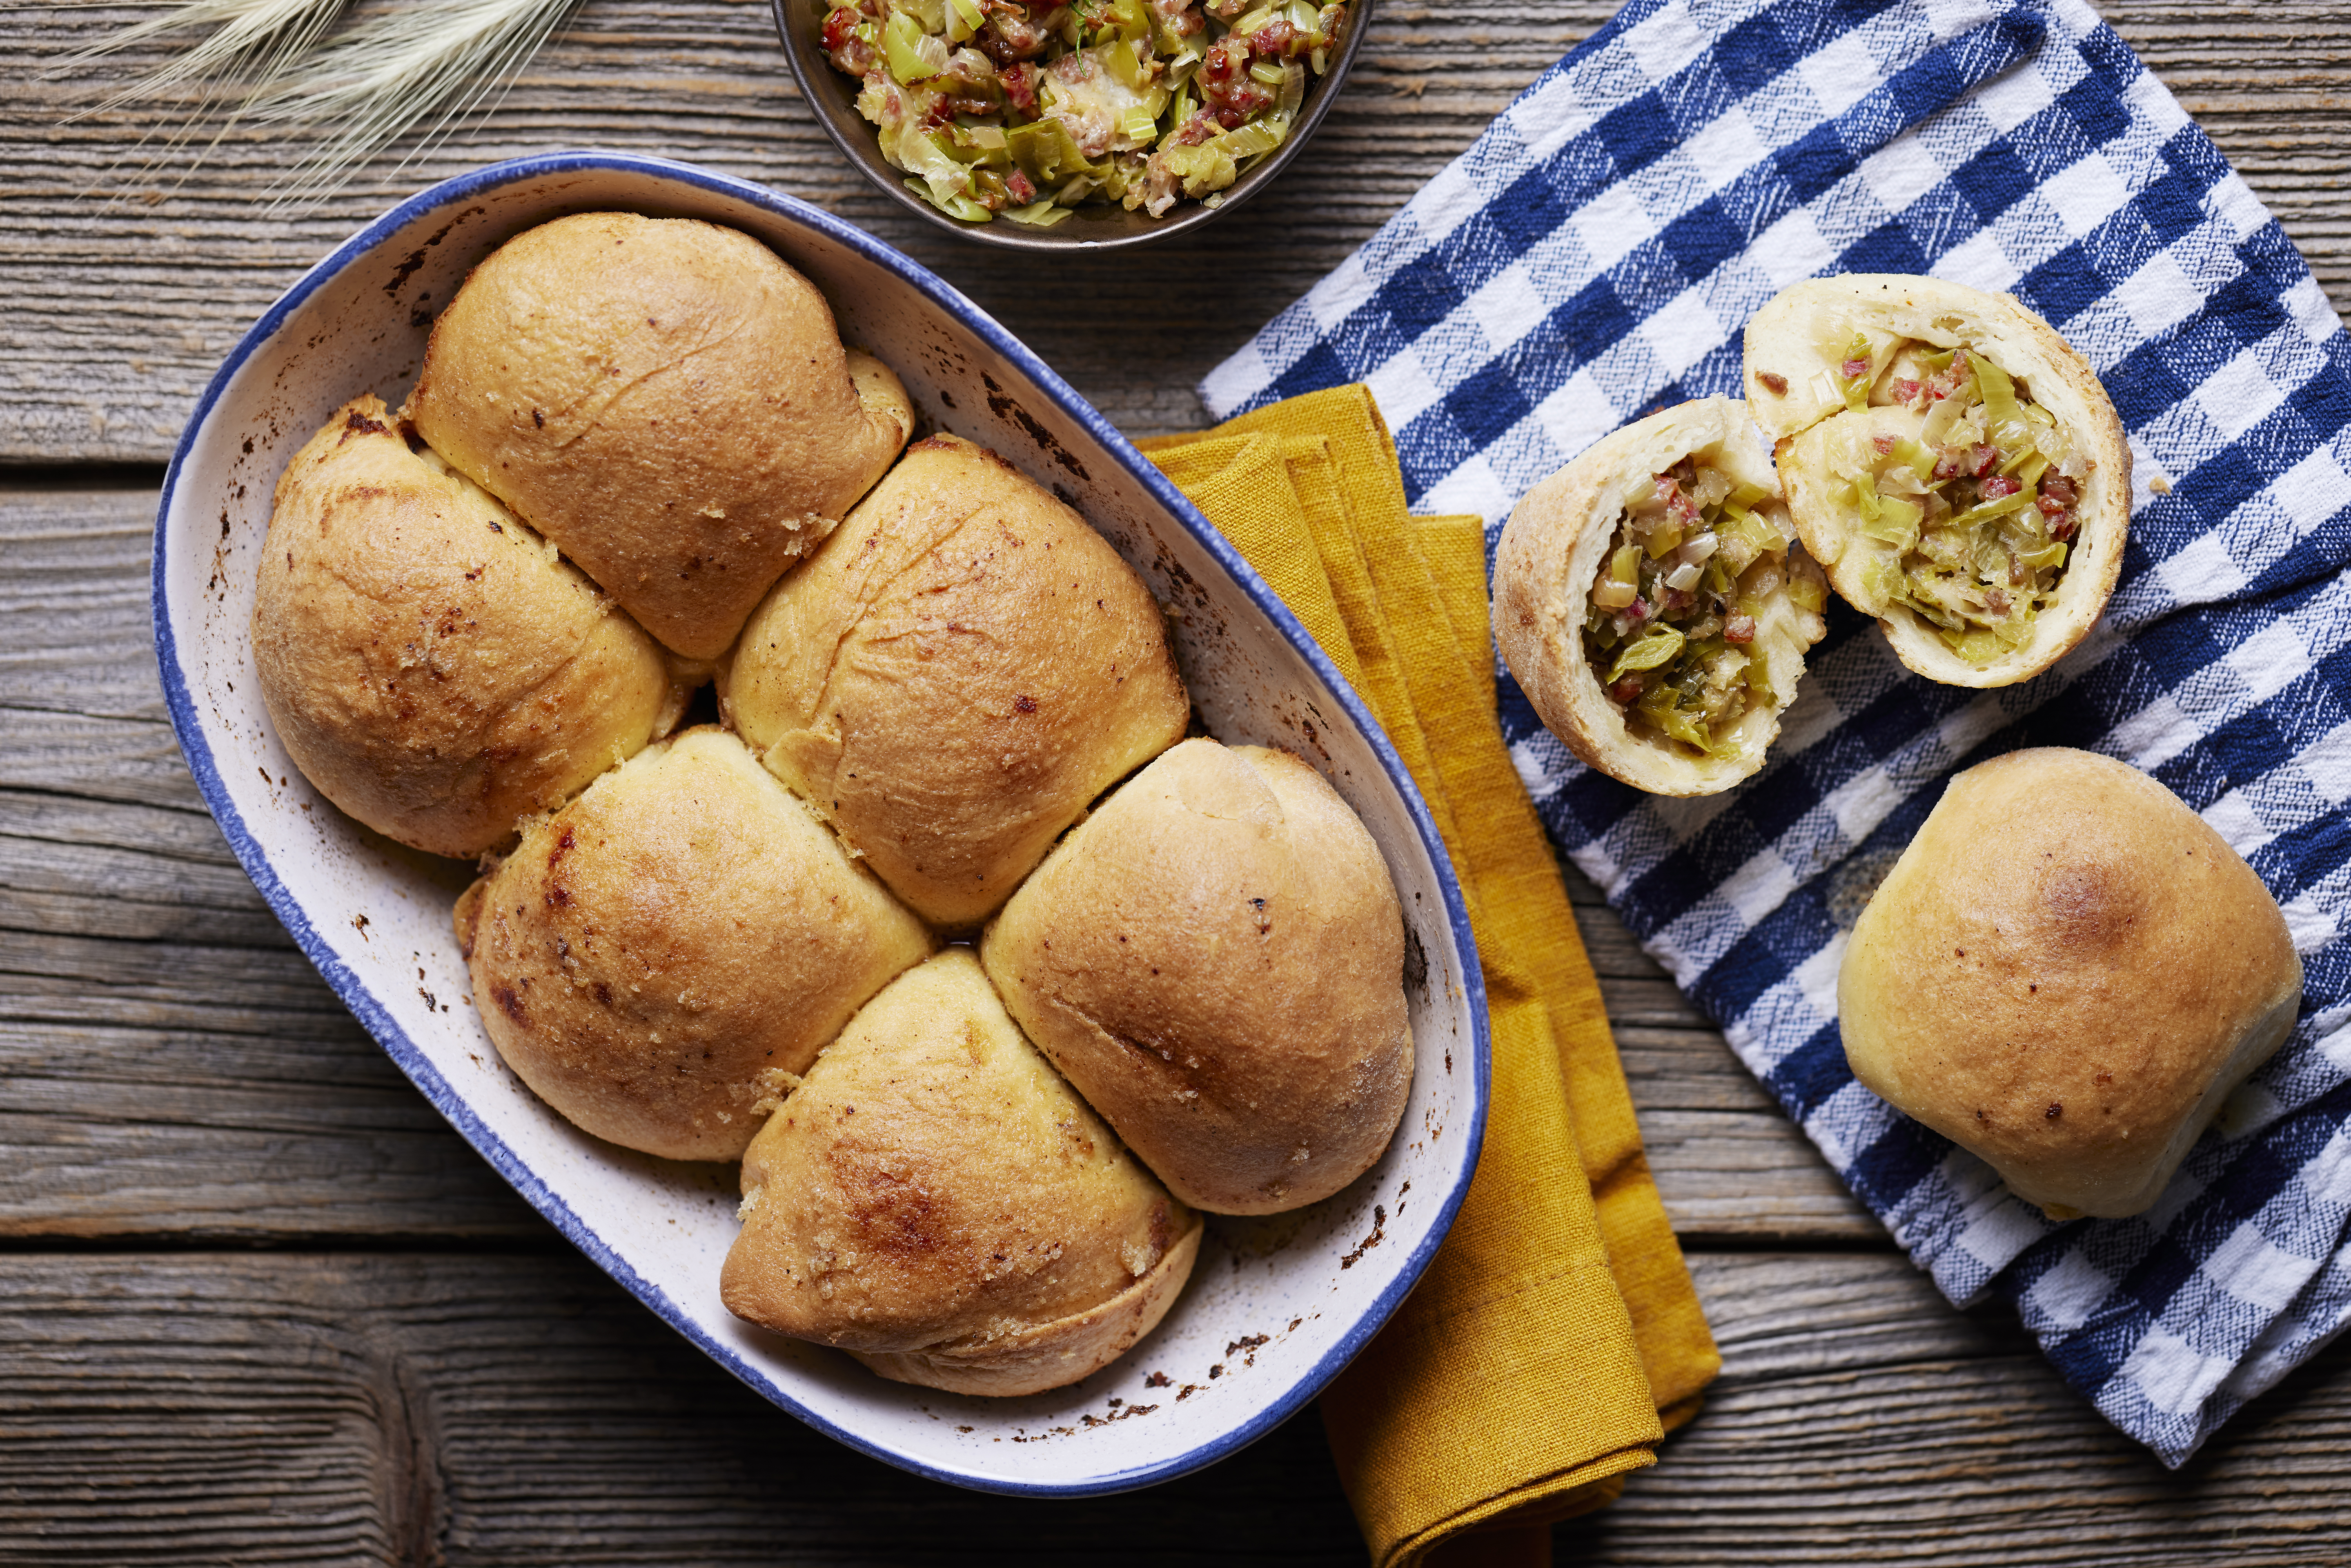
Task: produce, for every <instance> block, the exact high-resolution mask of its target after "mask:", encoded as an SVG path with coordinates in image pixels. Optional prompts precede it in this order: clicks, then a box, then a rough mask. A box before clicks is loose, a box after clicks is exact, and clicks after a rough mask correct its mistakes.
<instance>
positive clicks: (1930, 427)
mask: <svg viewBox="0 0 2351 1568" xmlns="http://www.w3.org/2000/svg"><path fill="white" fill-rule="evenodd" d="M1871 363H1872V357H1871V352H1870V343H1869V340H1868V338H1867V337H1866V336H1865V335H1857V336H1855V339H1854V340H1853V343H1852V344H1851V346H1849V347H1848V348H1847V349H1846V350H1845V358H1844V361H1843V362H1842V363H1840V364H1839V365H1838V366H1837V368H1836V370H1835V371H1834V372H1833V376H1832V379H1833V381H1834V384H1835V388H1836V391H1837V392H1838V393H1839V395H1840V396H1841V397H1842V398H1843V400H1844V404H1845V408H1846V411H1847V412H1846V413H1843V414H1840V415H1838V416H1836V417H1837V419H1839V420H1842V421H1845V422H1847V423H1851V422H1853V421H1855V420H1859V419H1868V420H1870V421H1871V424H1870V426H1869V427H1868V428H1867V429H1866V431H1862V430H1858V429H1857V430H1855V431H1854V432H1853V433H1852V434H1851V435H1850V436H1849V438H1847V439H1844V440H1840V441H1834V442H1833V443H1832V444H1830V445H1829V447H1828V449H1827V450H1828V455H1829V461H1830V465H1831V472H1832V473H1833V474H1834V476H1835V480H1836V481H1837V482H1836V483H1835V484H1834V485H1832V486H1831V487H1830V488H1831V494H1832V495H1833V496H1834V497H1835V498H1836V499H1837V500H1839V501H1840V502H1842V503H1843V504H1844V506H1845V507H1848V508H1850V511H1851V514H1852V515H1856V516H1857V517H1859V519H1860V528H1861V532H1862V533H1863V534H1864V535H1865V536H1866V537H1867V538H1870V539H1872V540H1875V541H1876V543H1878V544H1880V545H1885V546H1890V547H1892V549H1890V550H1888V551H1881V552H1877V553H1876V554H1875V555H1874V556H1873V558H1872V559H1870V560H1869V561H1868V562H1867V563H1866V564H1865V566H1864V568H1863V570H1862V584H1861V586H1862V591H1863V593H1864V594H1865V596H1867V597H1868V598H1869V599H1870V600H1871V601H1883V602H1886V603H1888V604H1905V605H1907V606H1908V607H1909V608H1910V609H1911V610H1912V611H1913V612H1916V613H1917V614H1918V615H1919V616H1921V617H1922V618H1924V619H1925V620H1926V621H1927V622H1929V623H1930V624H1932V625H1933V626H1934V627H1935V628H1936V629H1937V631H1938V632H1940V633H1941V634H1942V638H1943V640H1944V642H1946V643H1949V645H1950V646H1951V648H1952V649H1953V650H1954V651H1955V652H1956V653H1959V656H1960V657H1961V658H1963V659H1966V660H1967V661H1968V662H1969V663H1970V664H1990V663H1991V662H1992V661H1993V660H1995V659H1997V658H2000V657H2001V655H2002V654H2005V653H2009V652H2011V650H2013V649H2016V648H2019V647H2022V646H2023V645H2024V644H2025V643H2028V642H2030V641H2031V640H2032V624H2033V621H2034V618H2035V617H2036V616H2038V615H2039V614H2040V613H2041V612H2043V611H2044V610H2046V609H2047V608H2048V607H2049V605H2050V603H2051V602H2052V601H2053V600H2054V599H2055V598H2056V595H2057V587H2058V584H2059V583H2060V582H2061V581H2062V580H2064V572H2065V557H2066V551H2067V549H2068V547H2069V545H2070V544H2071V542H2072V540H2073V538H2074V535H2075V533H2076V532H2077V531H2078V529H2079V527H2080V524H2079V521H2078V519H2077V518H2076V517H2075V515H2074V508H2075V507H2076V506H2077V505H2078V504H2079V503H2080V501H2081V497H2082V491H2083V486H2084V484H2085V481H2086V480H2087V479H2088V477H2089V475H2090V467H2091V465H2090V462H2089V459H2088V458H2087V457H2086V456H2085V455H2083V454H2082V453H2081V452H2079V451H2078V450H2076V449H2075V447H2074V444H2073V443H2072V442H2071V441H2070V440H2069V439H2068V438H2067V436H2066V434H2065V432H2064V429H2063V427H2061V426H2060V425H2059V424H2058V423H2057V421H2056V419H2055V417H2054V416H2053V415H2052V414H2051V413H2049V411H2048V410H2047V409H2045V408H2043V407H2042V406H2041V405H2040V404H2038V403H2036V402H2032V400H2031V398H2030V396H2029V395H2028V394H2027V392H2026V391H2025V390H2023V389H2020V388H2019V387H2018V386H2017V384H2016V383H2015V382H2014V381H2013V380H2012V379H2011V377H2010V376H2009V375H2008V373H2007V372H2006V371H2002V370H2001V368H2000V367H1999V366H1998V365H1995V364H1993V363H1992V362H1991V360H1990V359H1988V358H1986V357H1985V356H1984V355H1982V354H1981V353H1977V352H1971V351H1970V350H1968V349H1966V348H1964V347H1961V348H1956V349H1945V350H1937V349H1935V348H1934V347H1933V346H1932V345H1930V344H1927V343H1922V342H1917V341H1915V340H1905V341H1904V342H1902V343H1901V344H1900V345H1899V346H1898V348H1897V349H1896V352H1895V354H1894V356H1893V358H1892V360H1891V361H1888V362H1887V363H1886V368H1885V370H1884V371H1880V372H1878V373H1877V374H1876V375H1875V376H1873V375H1872V374H1871V373H1870V366H1871ZM1873 411H1885V412H1882V413H1873ZM1904 415H1907V416H1910V417H1907V418H1906V417H1902V416H1904ZM1889 425H1891V426H1892V427H1893V428H1888V426H1889Z"/></svg>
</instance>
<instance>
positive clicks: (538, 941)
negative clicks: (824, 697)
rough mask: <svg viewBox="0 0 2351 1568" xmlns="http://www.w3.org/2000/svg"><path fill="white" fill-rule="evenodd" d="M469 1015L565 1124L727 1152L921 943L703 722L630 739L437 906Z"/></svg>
mask: <svg viewBox="0 0 2351 1568" xmlns="http://www.w3.org/2000/svg"><path fill="white" fill-rule="evenodd" d="M456 924H457V934H458V936H459V939H460V940H461V941H462V942H463V943H464V945H465V955H466V957H467V959H468V960H469V962H470V965H471V967H472V971H473V979H474V1006H475V1009H476V1010H477V1011H478V1012H480V1014H481V1015H482V1023H483V1025H484V1027H485V1028H486V1029H487V1030H489V1035H490V1039H491V1040H493V1041H494V1042H495V1043H496V1046H497V1048H498V1054H499V1055H500V1056H501V1057H503V1058H505V1059H506V1062H507V1066H509V1067H511V1068H513V1069H514V1071H515V1073H516V1075H517V1077H519V1078H520V1079H521V1080H522V1081H523V1082H525V1083H527V1084H528V1085H529V1086H530V1088H531V1090H532V1092H535V1093H536V1094H538V1097H539V1098H540V1099H542V1100H544V1101H546V1102H547V1103H549V1104H550V1105H552V1106H554V1107H555V1109H556V1110H558V1111H559V1112H561V1113H563V1114H564V1115H565V1116H566V1117H567V1118H569V1120H570V1121H571V1122H572V1123H573V1124H575V1125H577V1126H580V1127H581V1128H584V1129H586V1130H587V1131H588V1132H590V1133H593V1134H596V1135H597V1136H598V1137H600V1138H609V1139H611V1141H612V1142H613V1143H616V1144H619V1145H622V1146H623V1147H626V1148H632V1149H641V1150H643V1151H644V1152H645V1153H647V1154H653V1155H663V1156H664V1157H666V1158H669V1159H676V1160H731V1159H733V1158H735V1157H736V1156H737V1155H740V1154H741V1153H742V1152H743V1149H744V1145H747V1144H748V1143H749V1142H750V1141H751V1135H752V1134H754V1133H756V1132H758V1129H759V1124H760V1123H761V1122H762V1121H763V1120H764V1119H765V1118H766V1117H767V1115H768V1112H769V1111H770V1110H772V1109H773V1108H774V1107H775V1106H776V1104H777V1103H779V1102H780V1101H781V1100H782V1099H783V1097H784V1096H785V1095H786V1094H787V1093H789V1092H790V1091H791V1087H792V1085H793V1084H794V1083H795V1082H798V1076H797V1075H798V1074H799V1073H802V1072H805V1071H807V1070H808V1066H809V1063H810V1062H811V1061H814V1060H815V1059H816V1053H817V1051H819V1050H820V1049H821V1048H822V1046H823V1045H824V1043H825V1041H827V1040H831V1038H832V1037H833V1036H834V1035H835V1034H837V1033H838V1032H840V1030H841V1026H842V1025H843V1024H845V1023H847V1022H848V1021H849V1019H850V1016H851V1015H852V1013H854V1012H855V1011H856V1010H857V1009H858V1008H859V1007H861V1006H862V1005H863V1003H864V1002H865V1000H866V998H869V997H871V996H872V995H873V993H874V992H876V991H878V990H880V989H881V988H883V985H885V984H887V983H888V981H889V979H890V977H892V976H893V975H895V974H897V973H898V972H899V971H900V970H902V969H904V968H906V967H908V966H910V965H913V964H916V963H919V962H921V961H922V959H923V957H924V956H925V955H926V954H927V953H929V952H930V950H931V948H932V946H933V945H934V944H933V942H932V939H931V936H930V933H929V932H928V931H926V930H925V929H924V927H923V925H922V923H921V922H920V921H918V920H916V919H915V918H914V916H913V915H910V914H908V913H907V912H906V911H905V910H904V909H903V908H901V907H899V905H898V904H897V903H896V901H895V900H893V899H892V898H891V896H890V895H889V894H888V893H886V892H884V891H883V888H882V886H881V885H880V884H879V883H876V882H875V881H874V880H873V879H872V877H871V876H869V875H867V874H866V873H864V872H863V871H862V870H860V869H859V868H858V866H857V865H856V864H855V863H854V862H852V861H851V860H850V858H849V856H848V855H847V854H846V853H845V852H843V851H842V850H841V845H840V844H839V843H838V842H837V841H835V840H834V839H833V836H832V835H831V833H829V832H827V831H825V828H824V824H822V823H821V822H819V821H816V820H815V819H814V818H812V817H810V815H809V812H808V809H807V808H806V807H804V806H802V805H801V804H800V803H799V801H798V800H793V799H792V797H791V796H790V794H789V792H788V791H786V790H785V789H784V787H783V786H782V785H780V784H778V783H777V782H776V781H775V779H771V778H769V777H768V774H767V773H766V772H765V771H764V770H763V769H761V768H760V767H759V765H758V762H757V761H755V760H754V759H753V758H752V757H751V754H750V753H749V752H748V751H746V750H745V749H744V748H743V743H742V742H741V741H738V740H737V739H736V738H735V737H733V736H731V735H728V734H726V732H724V731H723V730H719V729H716V728H712V727H706V726H705V727H700V728H695V729H690V730H687V731H686V732H685V733H684V734H683V735H680V736H678V737H675V738H674V739H673V740H670V741H667V742H664V743H662V744H660V745H656V746H653V747H647V748H646V749H645V750H644V751H643V752H641V753H639V754H638V755H637V756H636V757H634V758H631V759H630V761H629V763H628V764H627V766H625V767H622V768H617V769H615V770H614V771H613V772H611V773H609V774H607V775H605V776H604V777H603V778H602V779H598V780H597V781H596V783H595V784H594V785H592V786H590V789H588V791H587V793H585V794H583V795H581V796H580V799H579V800H575V801H573V802H572V803H571V804H570V805H569V807H567V808H565V809H564V810H561V811H559V812H557V813H556V814H555V815H553V816H551V817H546V818H542V819H540V820H538V821H536V822H534V823H532V825H531V827H530V830H529V831H528V832H526V833H525V834H524V835H523V838H522V842H521V843H520V844H519V845H518V846H517V848H516V850H515V852H513V853H512V854H510V855H508V856H507V858H506V859H505V861H504V862H502V863H500V864H499V865H498V866H497V868H496V870H494V871H492V872H490V873H488V874H487V875H486V876H484V877H483V878H482V879H481V880H480V881H479V882H477V883H475V884H474V885H473V887H472V888H470V889H469V890H467V892H466V894H465V897H464V898H463V899H462V900H461V901H460V902H459V904H458V905H457V911H456Z"/></svg>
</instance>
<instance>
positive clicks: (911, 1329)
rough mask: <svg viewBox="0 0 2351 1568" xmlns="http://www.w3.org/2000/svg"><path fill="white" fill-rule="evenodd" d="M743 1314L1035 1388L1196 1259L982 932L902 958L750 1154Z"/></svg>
mask: <svg viewBox="0 0 2351 1568" xmlns="http://www.w3.org/2000/svg"><path fill="white" fill-rule="evenodd" d="M742 1212H743V1231H742V1234H741V1235H740V1236H739V1237H737V1239H736V1242H735V1245H734V1247H733V1249H731V1250H729V1251H728V1253H727V1254H726V1268H725V1270H724V1271H723V1272H722V1274H721V1276H720V1281H719V1293H720V1295H721V1297H722V1298H723V1299H724V1300H725V1301H726V1307H727V1310H728V1311H729V1312H734V1313H735V1314H736V1315H737V1316H738V1317H742V1318H746V1319H747V1320H749V1321H750V1322H755V1323H758V1324H761V1325H763V1326H765V1327H768V1328H771V1329H774V1330H776V1331H777V1332H778V1333H787V1334H790V1335H793V1336H794V1337H795V1338H799V1339H807V1340H814V1341H816V1342H817V1343H820V1344H830V1345H837V1346H839V1347H840V1348H841V1349H842V1350H846V1351H848V1352H850V1353H851V1354H853V1355H855V1356H856V1357H857V1358H858V1359H859V1360H860V1361H862V1362H863V1363H865V1364H867V1365H868V1366H870V1367H872V1369H873V1370H874V1371H876V1372H879V1373H880V1374H882V1375H883V1376H884V1377H891V1378H895V1379H896V1380H898V1381H899V1382H901V1383H919V1384H923V1385H927V1386H929V1387H933V1388H946V1389H951V1390H953V1391H955V1392H956V1393H958V1394H1034V1393H1037V1392H1039V1391H1040V1390H1043V1389H1047V1388H1058V1387H1060V1386H1061V1385H1063V1384H1067V1383H1074V1382H1076V1381H1077V1380H1078V1379H1079V1378H1081V1377H1083V1376H1085V1375H1088V1374H1089V1373H1092V1372H1094V1371H1096V1370H1098V1369H1100V1368H1101V1367H1103V1366H1105V1365H1107V1364H1110V1363H1111V1362H1112V1361H1113V1360H1115V1359H1116V1358H1117V1357H1118V1356H1119V1355H1121V1354H1123V1353H1124V1352H1125V1351H1126V1349H1127V1347H1128V1346H1130V1345H1132V1344H1133V1343H1134V1342H1135V1341H1136V1340H1138V1339H1140V1338H1142V1337H1143V1336H1144V1334H1146V1333H1150V1332H1151V1330H1152V1329H1153V1328H1154V1327H1155V1325H1156V1324H1157V1323H1158V1322H1159V1320H1160V1319H1161V1318H1162V1317H1163V1316H1165V1313H1166V1312H1167V1309H1168V1307H1169V1306H1170V1305H1172V1304H1173V1303H1174V1301H1175V1294H1176V1292H1177V1291H1180V1290H1182V1289H1183V1287H1184V1281H1185V1280H1186V1278H1187V1277H1188V1276H1189V1275H1190V1274H1191V1271H1192V1262H1193V1260H1194V1259H1195V1258H1196V1256H1197V1255H1198V1252H1199V1246H1200V1231H1201V1223H1200V1217H1199V1216H1198V1215H1196V1214H1194V1213H1192V1212H1191V1211H1190V1210H1188V1209H1186V1207H1184V1206H1183V1205H1182V1204H1180V1203H1177V1202H1176V1201H1175V1199H1174V1198H1172V1197H1168V1196H1167V1192H1166V1189H1165V1188H1164V1187H1162V1186H1160V1185H1159V1183H1158V1182H1156V1181H1155V1180H1153V1179H1152V1176H1151V1173H1150V1172H1149V1171H1147V1170H1145V1169H1144V1168H1143V1166H1141V1165H1139V1164H1137V1163H1136V1161H1135V1159H1134V1156H1133V1155H1129V1154H1128V1153H1127V1152H1126V1151H1125V1150H1124V1149H1123V1148H1121V1147H1120V1146H1119V1143H1118V1140H1117V1139H1116V1138H1114V1137H1113V1136H1112V1135H1111V1133H1110V1129H1109V1128H1107V1127H1105V1126H1103V1125H1102V1123H1101V1122H1100V1121H1098V1120H1097V1119H1096V1118H1095V1116H1094V1114H1093V1113H1092V1112H1091V1111H1089V1110H1087V1109H1086V1106H1085V1103H1084V1102H1083V1101H1081V1100H1080V1099H1079V1098H1078V1097H1077V1095H1076V1094H1075V1093H1073V1092H1071V1089H1070V1086H1069V1085H1068V1084H1066V1083H1064V1082H1061V1079H1060V1078H1059V1077H1057V1076H1055V1074H1054V1072H1053V1070H1052V1068H1050V1066H1048V1065H1046V1062H1045V1059H1044V1058H1043V1057H1041V1056H1040V1055H1038V1054H1037V1051H1036V1049H1035V1048H1034V1047H1033V1046H1031V1045H1030V1044H1029V1042H1028V1041H1027V1040H1023V1039H1022V1038H1021V1037H1020V1031H1019V1030H1018V1029H1017V1028H1015V1027H1014V1026H1013V1022H1012V1020H1011V1019H1009V1018H1008V1017H1007V1016H1006V1015H1005V1011H1004V1005H1003V1003H1001V1002H1000V1001H998V999H997V996H996V993H995V992H994V991H993V990H991V989H989V988H988V984H987V977H986V976H985V975H983V974H981V973H980V968H979V965H978V963H977V961H975V960H974V959H973V957H972V955H971V949H969V948H968V947H951V948H949V949H947V950H946V952H944V953H941V954H940V955H939V956H936V957H935V958H933V959H931V960H930V962H928V963H926V964H925V965H924V966H923V967H920V968H918V969H914V970H912V971H910V972H909V973H907V974H904V975H902V976H900V977H898V978H897V979H896V980H895V981H893V983H892V984H891V986H890V987H889V988H888V989H886V990H884V991H883V993H882V994H881V995H880V996H878V997H876V998H873V1000H872V1001H871V1002H869V1003H867V1004H866V1006H865V1009H864V1010H863V1011H862V1012H861V1013H859V1014H858V1015H857V1017H856V1019H854V1020H853V1021H852V1023H851V1024H850V1026H849V1027H848V1028H847V1029H846V1030H842V1031H841V1038H840V1039H838V1040H834V1041H833V1042H832V1043H831V1045H829V1046H827V1047H826V1048H825V1051H824V1055H823V1057H822V1058H821V1059H820V1061H818V1062H817V1064H816V1065H815V1067H813V1068H812V1069H810V1071H809V1074H808V1078H807V1081H806V1082H803V1083H802V1084H801V1085H800V1087H799V1089H798V1090H797V1091H796V1092H794V1093H793V1095H792V1097H791V1098H790V1099H789V1100H788V1101H786V1102H785V1103H784V1107H783V1109H782V1110H781V1111H780V1112H778V1113H777V1114H776V1115H775V1116H774V1117H773V1118H771V1119H770V1120H769V1121H768V1124H767V1126H766V1127H764V1128H763V1129H761V1131H760V1133H759V1135H758V1137H757V1138H755V1139H753V1140H752V1143H751V1146H750V1148H749V1149H748V1150H747V1152H746V1153H745V1155H744V1156H743V1208H742Z"/></svg>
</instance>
